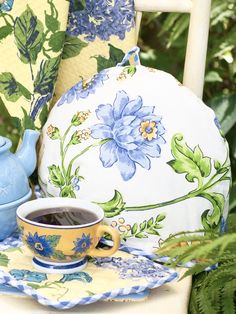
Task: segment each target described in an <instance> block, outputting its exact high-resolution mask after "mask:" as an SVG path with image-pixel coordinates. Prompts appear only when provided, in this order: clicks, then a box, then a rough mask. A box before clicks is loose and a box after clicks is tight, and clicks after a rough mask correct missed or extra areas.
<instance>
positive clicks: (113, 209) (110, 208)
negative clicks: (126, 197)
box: [96, 190, 125, 218]
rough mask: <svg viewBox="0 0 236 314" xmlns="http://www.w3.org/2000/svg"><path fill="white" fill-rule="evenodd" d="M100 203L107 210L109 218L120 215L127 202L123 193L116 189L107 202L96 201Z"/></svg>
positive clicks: (106, 213) (106, 214)
mask: <svg viewBox="0 0 236 314" xmlns="http://www.w3.org/2000/svg"><path fill="white" fill-rule="evenodd" d="M96 204H97V205H99V206H100V207H101V208H102V209H103V210H104V212H105V216H106V217H107V218H110V217H114V216H117V215H119V214H120V213H121V212H122V211H123V210H124V209H125V202H124V201H123V197H122V195H121V193H120V192H119V191H117V190H115V194H114V197H113V198H112V199H111V200H110V201H107V202H105V203H96Z"/></svg>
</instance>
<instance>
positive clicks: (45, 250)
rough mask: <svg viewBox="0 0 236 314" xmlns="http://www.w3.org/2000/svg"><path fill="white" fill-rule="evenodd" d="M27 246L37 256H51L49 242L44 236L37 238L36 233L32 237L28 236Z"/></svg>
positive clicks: (51, 249)
mask: <svg viewBox="0 0 236 314" xmlns="http://www.w3.org/2000/svg"><path fill="white" fill-rule="evenodd" d="M26 242H27V244H28V245H29V246H30V247H31V248H32V249H33V250H34V251H35V252H36V253H37V254H39V255H41V256H45V257H50V256H52V255H53V253H54V252H53V246H52V245H51V243H50V241H48V240H47V239H46V236H45V235H43V236H39V235H38V233H37V232H36V233H35V234H34V235H32V234H31V233H29V234H28V236H27V239H26Z"/></svg>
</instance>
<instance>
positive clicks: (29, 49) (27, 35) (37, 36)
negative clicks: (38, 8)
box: [14, 5, 44, 64]
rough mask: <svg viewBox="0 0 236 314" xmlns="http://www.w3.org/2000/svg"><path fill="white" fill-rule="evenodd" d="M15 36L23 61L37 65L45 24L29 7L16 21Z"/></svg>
mask: <svg viewBox="0 0 236 314" xmlns="http://www.w3.org/2000/svg"><path fill="white" fill-rule="evenodd" d="M14 36H15V42H16V46H17V48H18V50H19V53H20V59H21V61H22V62H23V63H32V64H35V63H36V60H37V57H38V54H39V52H40V51H41V49H42V46H43V42H44V34H43V23H42V22H41V21H40V20H39V19H38V17H37V16H36V15H35V14H34V12H33V11H32V10H31V8H30V7H29V5H27V8H26V10H25V11H24V12H23V13H22V14H21V15H20V16H19V17H17V18H16V20H15V25H14Z"/></svg>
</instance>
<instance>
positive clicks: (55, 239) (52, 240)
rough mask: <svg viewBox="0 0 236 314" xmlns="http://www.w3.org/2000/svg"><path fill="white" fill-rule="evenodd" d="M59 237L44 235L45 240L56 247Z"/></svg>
mask: <svg viewBox="0 0 236 314" xmlns="http://www.w3.org/2000/svg"><path fill="white" fill-rule="evenodd" d="M60 238H61V236H60V235H48V236H47V237H46V239H47V241H49V242H50V244H51V246H53V247H56V246H57V245H58V242H59V241H60Z"/></svg>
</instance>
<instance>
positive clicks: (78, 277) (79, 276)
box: [59, 271, 93, 283]
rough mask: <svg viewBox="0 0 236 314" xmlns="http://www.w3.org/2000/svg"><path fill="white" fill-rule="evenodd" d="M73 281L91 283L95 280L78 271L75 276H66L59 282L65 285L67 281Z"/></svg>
mask: <svg viewBox="0 0 236 314" xmlns="http://www.w3.org/2000/svg"><path fill="white" fill-rule="evenodd" d="M72 280H78V281H82V282H91V281H92V280H93V278H92V277H91V276H90V275H89V274H88V273H86V272H84V271H78V272H75V273H73V274H66V275H64V276H63V277H62V278H61V279H60V280H59V281H60V282H63V283H64V282H66V281H72Z"/></svg>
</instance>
